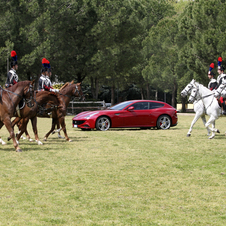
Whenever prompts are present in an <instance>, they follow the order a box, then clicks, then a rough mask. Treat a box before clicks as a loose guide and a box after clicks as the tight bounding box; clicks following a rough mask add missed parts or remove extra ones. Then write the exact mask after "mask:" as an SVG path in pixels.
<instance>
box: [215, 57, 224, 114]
mask: <svg viewBox="0 0 226 226" xmlns="http://www.w3.org/2000/svg"><path fill="white" fill-rule="evenodd" d="M221 63H222V58H221V57H219V58H218V70H217V72H218V74H219V76H218V77H217V84H218V85H217V89H216V90H215V91H214V93H215V94H214V96H215V97H217V98H218V99H219V100H220V103H221V104H222V107H223V114H226V105H225V98H226V89H225V88H226V74H224V69H225V68H224V66H223V65H221Z"/></svg>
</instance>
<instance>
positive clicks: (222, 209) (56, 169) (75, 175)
mask: <svg viewBox="0 0 226 226" xmlns="http://www.w3.org/2000/svg"><path fill="white" fill-rule="evenodd" d="M71 119H72V116H70V117H69V116H68V117H67V118H66V124H67V130H68V135H69V137H70V138H71V139H72V140H73V142H67V141H65V140H61V139H58V138H57V135H51V136H50V137H49V139H48V141H47V142H45V143H44V145H43V146H38V145H37V144H36V142H29V141H27V140H21V141H20V147H21V149H22V150H23V152H22V153H17V152H15V151H14V147H13V145H12V141H9V142H7V145H6V146H0V147H1V152H0V159H1V160H0V169H1V171H0V172H1V177H0V181H1V183H0V225H20V226H21V225H22V226H23V225H42V226H43V225H199V226H200V225H203V226H206V225H211V226H212V225H217V226H219V225H226V137H225V135H224V132H225V130H226V118H220V119H219V120H218V121H217V122H216V127H217V128H219V130H220V131H221V133H220V134H217V135H216V137H215V139H213V140H209V139H208V137H207V131H206V129H205V128H204V126H203V124H202V121H201V119H200V120H199V121H198V122H197V124H196V125H195V127H194V129H193V132H192V136H191V137H189V138H188V137H186V134H187V131H188V129H189V127H190V123H191V121H192V119H193V116H191V115H189V116H183V115H179V124H178V125H177V126H176V127H173V128H171V129H170V130H166V131H163V130H153V129H152V130H138V129H111V130H109V131H106V132H99V131H87V132H84V131H81V130H79V129H74V128H72V126H71ZM50 125H51V120H50V119H40V118H38V129H39V130H38V131H39V137H40V138H41V140H43V137H44V135H45V133H46V132H47V131H48V130H49V128H50ZM29 132H30V135H31V137H32V138H33V137H34V135H33V132H32V130H31V127H30V123H29ZM1 136H2V138H3V140H4V141H6V138H7V137H8V132H7V131H6V129H5V127H4V128H2V130H1Z"/></svg>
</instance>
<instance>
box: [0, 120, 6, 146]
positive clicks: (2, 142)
mask: <svg viewBox="0 0 226 226" xmlns="http://www.w3.org/2000/svg"><path fill="white" fill-rule="evenodd" d="M3 125H4V123H3V122H0V129H1V128H2V126H3ZM0 143H1V144H2V145H5V144H6V142H5V141H3V140H2V138H1V137H0Z"/></svg>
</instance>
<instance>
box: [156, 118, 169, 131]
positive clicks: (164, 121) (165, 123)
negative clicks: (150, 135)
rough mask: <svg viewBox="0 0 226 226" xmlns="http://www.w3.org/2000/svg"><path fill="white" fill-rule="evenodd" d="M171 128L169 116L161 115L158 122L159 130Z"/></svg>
mask: <svg viewBox="0 0 226 226" xmlns="http://www.w3.org/2000/svg"><path fill="white" fill-rule="evenodd" d="M170 126H171V118H170V117H169V116H168V115H161V116H159V118H158V120H157V128H158V129H164V130H165V129H169V128H170Z"/></svg>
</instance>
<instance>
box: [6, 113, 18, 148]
mask: <svg viewBox="0 0 226 226" xmlns="http://www.w3.org/2000/svg"><path fill="white" fill-rule="evenodd" d="M3 123H4V124H5V127H6V128H7V130H8V131H9V134H10V137H11V138H12V140H13V146H14V148H15V149H16V151H17V152H22V150H21V149H20V148H19V145H18V143H17V142H16V139H15V134H14V131H13V128H12V124H11V121H10V118H9V117H7V118H5V120H4V121H3Z"/></svg>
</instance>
